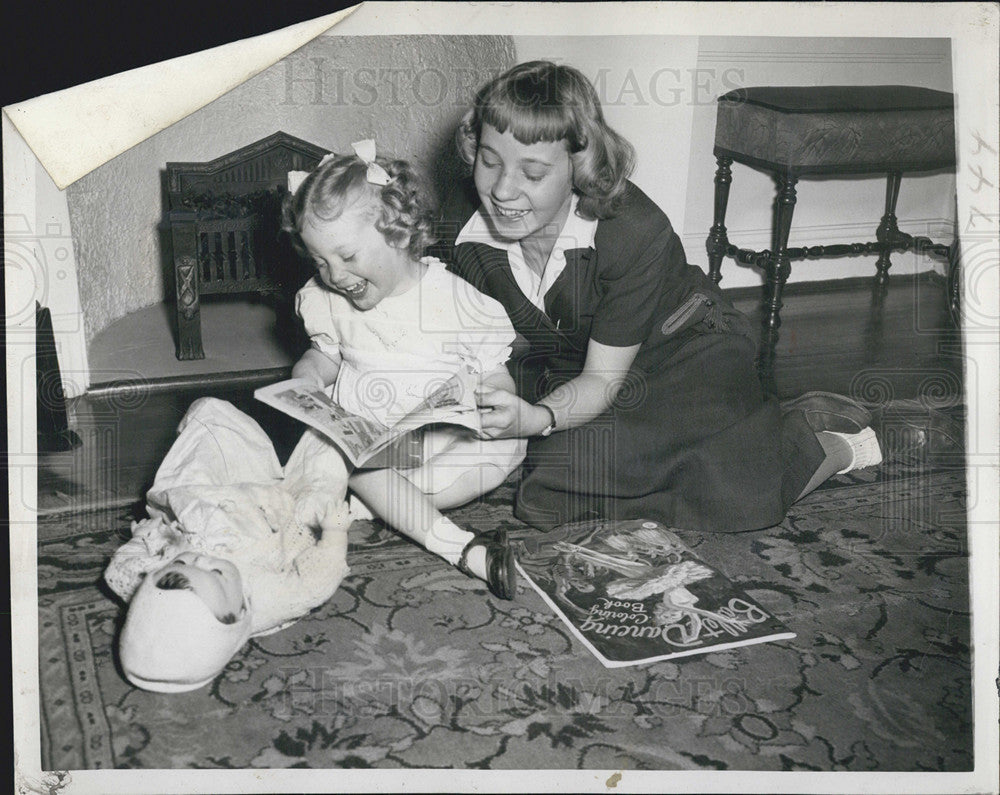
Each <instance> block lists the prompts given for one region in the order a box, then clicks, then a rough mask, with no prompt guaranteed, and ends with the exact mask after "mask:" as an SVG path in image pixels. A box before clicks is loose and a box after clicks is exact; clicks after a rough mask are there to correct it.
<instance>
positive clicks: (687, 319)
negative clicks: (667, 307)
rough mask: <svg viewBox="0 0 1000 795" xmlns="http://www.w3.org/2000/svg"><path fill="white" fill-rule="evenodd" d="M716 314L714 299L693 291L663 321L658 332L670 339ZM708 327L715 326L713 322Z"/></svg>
mask: <svg viewBox="0 0 1000 795" xmlns="http://www.w3.org/2000/svg"><path fill="white" fill-rule="evenodd" d="M714 312H716V301H715V299H714V298H712V297H710V296H708V295H705V293H701V292H698V291H695V292H693V293H691V295H689V296H688V297H687V299H686V300H685V301H684V302H683V303H682V304H681V305H680V306H679V307H677V309H675V310H674V311H673V312H672V313H671V315H670V317H668V318H667V319H666V320H664V321H663V325H661V326H660V332H661V333H662V334H663V336H664V337H670V336H673V335H674V334H677V333H678V332H681V331H683V330H684V329H687V328H690V327H691V326H693V325H694V324H695V323H698V322H700V321H702V320H706V319H708V316H709V315H711V314H713V313H714ZM708 325H710V326H715V325H716V324H715V323H714V322H709V323H708Z"/></svg>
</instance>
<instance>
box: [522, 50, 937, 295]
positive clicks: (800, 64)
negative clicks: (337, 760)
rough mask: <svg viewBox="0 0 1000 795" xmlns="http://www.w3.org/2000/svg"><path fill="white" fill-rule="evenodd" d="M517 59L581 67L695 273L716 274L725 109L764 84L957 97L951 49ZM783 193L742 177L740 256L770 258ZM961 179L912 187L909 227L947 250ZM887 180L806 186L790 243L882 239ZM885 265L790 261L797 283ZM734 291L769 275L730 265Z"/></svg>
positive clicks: (734, 211)
mask: <svg viewBox="0 0 1000 795" xmlns="http://www.w3.org/2000/svg"><path fill="white" fill-rule="evenodd" d="M514 45H515V48H516V54H517V60H518V61H526V60H532V59H536V58H541V59H547V60H554V61H556V62H559V63H566V64H569V65H571V66H575V67H577V68H578V69H580V71H582V72H583V74H584V75H586V76H587V77H588V78H589V79H590V80H591V81H592V82H593V83H594V84H595V86H596V88H597V93H598V96H599V97H600V99H601V102H602V105H603V107H604V111H605V116H606V117H607V119H608V122H609V123H610V124H611V125H612V126H613V127H614V128H615V129H617V130H618V131H619V132H620V133H622V134H623V135H624V136H625V137H626V138H628V139H629V141H631V142H632V144H633V145H634V146H635V148H636V152H637V155H638V164H637V167H636V170H635V172H634V174H633V177H632V180H633V181H634V182H635V183H636V184H637V185H638V186H639V187H640V188H642V190H643V191H645V192H646V193H647V194H648V195H649V196H650V197H651V198H652V199H653V200H654V201H655V202H656V203H657V204H659V205H660V207H662V208H663V210H664V212H666V213H667V215H668V216H669V217H670V220H671V222H672V223H673V225H674V227H675V229H677V231H678V233H679V234H680V235H681V238H682V240H683V242H684V248H685V251H686V253H687V257H688V261H689V262H692V263H695V264H697V265H699V266H701V267H702V268H704V269H705V270H707V269H708V257H707V255H706V253H705V238H706V237H707V236H708V231H709V229H710V227H711V225H712V221H713V217H712V215H713V206H714V182H713V179H714V175H715V167H716V164H715V157H714V155H713V154H712V147H713V144H714V140H715V114H716V98H717V97H718V96H719V95H720V94H723V93H726V92H727V91H730V90H732V89H734V88H739V87H742V86H754V85H915V86H924V87H927V88H934V89H938V90H943V91H951V90H952V75H951V51H950V42H949V40H947V39H901V38H898V39H892V38H832V37H737V36H702V37H691V36H687V37H685V36H566V37H542V36H515V37H514ZM773 200H774V185H773V182H772V180H771V178H770V176H768V175H767V174H764V173H762V172H758V171H754V170H753V169H751V168H748V167H746V166H742V165H740V164H738V163H737V164H734V165H733V184H732V188H731V192H730V197H729V208H728V213H727V226H728V227H729V233H730V234H729V236H730V240H731V241H732V242H733V243H736V244H737V245H739V246H741V247H746V248H754V249H765V248H769V247H770V246H771V217H772V204H773ZM954 201H955V177H954V174H941V173H937V174H913V175H904V178H903V183H902V189H901V192H900V196H899V203H898V206H897V213H896V214H897V216H898V217H899V225H900V228H901V229H902V230H903V231H905V232H909V233H910V234H914V235H927V236H929V237H931V238H932V239H934V240H935V241H938V242H943V243H947V242H949V241H950V240H951V237H952V235H953V233H954V228H953V227H954V217H955V205H954ZM884 202H885V179H884V177H881V176H875V177H868V178H852V179H846V180H845V179H803V180H801V181H800V182H799V185H798V204H797V205H796V208H795V214H794V218H793V222H792V232H791V245H817V244H824V243H826V244H829V243H851V242H865V241H869V240H874V239H875V228H876V227H877V226H878V222H879V219H880V218H881V216H882V213H883V211H884ZM874 264H875V257H874V256H868V257H840V258H835V259H825V260H810V261H808V262H798V263H793V265H792V273H791V277H790V279H789V281H809V280H818V279H836V278H847V277H852V276H865V275H871V274H873V273H874ZM930 269H937V270H939V271H942V272H943V269H944V265H943V263H941V261H940V260H937V259H934V258H932V257H930V256H923V257H920V258H918V257H917V256H916V255H915V254H913V253H912V252H909V253H899V254H895V255H894V256H893V270H892V273H907V272H911V273H912V272H919V271H923V270H930ZM722 272H723V283H722V284H723V286H724V287H743V286H751V285H758V284H760V283H761V281H762V274H761V273H760V272H759V271H757V270H755V269H752V268H750V267H746V266H739V265H737V264H735V263H734V262H733V261H732V260H730V259H727V260H726V261H725V262H724V263H723V271H722Z"/></svg>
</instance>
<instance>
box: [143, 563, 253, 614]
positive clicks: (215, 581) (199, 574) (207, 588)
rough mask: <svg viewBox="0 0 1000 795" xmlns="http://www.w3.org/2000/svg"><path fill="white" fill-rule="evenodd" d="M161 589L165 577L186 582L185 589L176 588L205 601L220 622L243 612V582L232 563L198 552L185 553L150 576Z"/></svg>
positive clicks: (181, 586)
mask: <svg viewBox="0 0 1000 795" xmlns="http://www.w3.org/2000/svg"><path fill="white" fill-rule="evenodd" d="M150 576H152V577H153V578H154V584H155V585H157V587H163V586H161V585H160V583H161V582H163V578H164V577H168V581H169V577H171V576H173V577H174V578H175V582H180V580H178V579H177V578H183V579H184V580H186V584H185V585H172V586H168V587H175V588H177V587H180V588H184V589H186V590H190V591H191V592H192V593H194V594H195V596H197V597H198V598H199V599H201V600H202V601H203V602H204V603H205V604H206V605H208V608H209V609H210V610H211V611H212V613H213V614H214V615H215V617H216V618H218V619H219V620H220V621H221V620H222V619H223V617H225V616H227V615H234V616H237V617H239V615H240V614H241V613H242V612H243V579H242V578H241V577H240V572H239V569H237V568H236V566H234V565H233V564H232V563H231V562H230V561H228V560H225V559H223V558H216V557H213V556H211V555H202V554H199V553H196V552H182V553H181V554H180V555H178V556H177V557H175V558H174V559H173V560H172V561H170V563H168V564H167V565H166V566H164V567H163V568H162V569H160V570H159V571H157V572H156V573H155V574H152V575H150Z"/></svg>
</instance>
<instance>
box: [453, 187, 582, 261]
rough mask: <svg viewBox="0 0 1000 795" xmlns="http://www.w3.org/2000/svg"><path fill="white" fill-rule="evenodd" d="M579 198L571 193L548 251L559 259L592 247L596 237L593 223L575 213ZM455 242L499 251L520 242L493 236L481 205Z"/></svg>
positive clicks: (515, 246)
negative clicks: (486, 246) (475, 244)
mask: <svg viewBox="0 0 1000 795" xmlns="http://www.w3.org/2000/svg"><path fill="white" fill-rule="evenodd" d="M579 203H580V197H579V196H577V195H576V194H575V193H574V194H572V196H571V198H570V203H569V215H567V216H566V221H565V222H564V223H563V228H562V229H561V230H560V231H559V237H558V238H556V244H555V246H554V247H553V249H552V252H553V254H554V253H555V252H556V251H559V252H560V254H559V256H562V254H563V253H564V252H566V251H568V250H570V249H574V248H593V247H594V236H595V235H596V234H597V221H596V220H594V221H588V220H587V219H586V218H581V217H580V216H579V215H578V214H577V212H576V208H577V205H579ZM459 243H485V244H486V245H488V246H492V247H493V248H498V249H500V250H501V251H507V252H510V251H511V249H514V248H516V249H520V248H521V246H520V243H518V242H516V241H512V240H501V239H500V238H498V237H496V236H495V235H494V234H493V229H492V228H491V227H490V224H489V221H487V220H486V216H485V215H483V208H482V205H480V206H479V208H478V209H477V210H476V211H475V212H474V213H473V214H472V217H471V218H470V219H469V220H468V221H467V222H466V224H465V226H464V227H462V231H461V232H459V233H458V237H457V238H455V245H456V246H457V245H458V244H459Z"/></svg>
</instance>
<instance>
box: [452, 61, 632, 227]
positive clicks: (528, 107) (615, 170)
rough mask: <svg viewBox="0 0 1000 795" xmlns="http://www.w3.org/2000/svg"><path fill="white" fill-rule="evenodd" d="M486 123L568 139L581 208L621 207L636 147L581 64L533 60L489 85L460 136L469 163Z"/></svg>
mask: <svg viewBox="0 0 1000 795" xmlns="http://www.w3.org/2000/svg"><path fill="white" fill-rule="evenodd" d="M484 124H489V125H490V126H491V127H495V128H496V129H497V130H498V131H500V132H501V133H503V132H506V131H507V130H510V131H511V133H512V134H513V135H514V137H515V138H516V139H517V140H518V141H520V142H521V143H523V144H533V143H538V142H539V141H565V142H566V145H567V147H568V149H569V156H570V161H571V162H572V164H573V187H574V189H575V190H576V191H577V193H579V195H580V200H579V203H578V205H577V212H578V213H579V214H580V215H581V216H583V217H584V218H587V219H589V220H595V219H599V218H610V217H613V216H614V215H615V214H616V213H617V212H618V209H619V205H620V202H621V199H622V196H623V195H624V193H625V188H626V185H627V181H628V178H629V175H630V174H631V173H632V170H633V169H634V168H635V149H634V148H633V147H632V144H630V143H629V142H628V141H626V140H625V139H624V138H623V137H622V136H621V135H619V134H618V133H617V132H615V131H614V130H612V129H611V127H609V126H608V124H607V122H606V121H605V120H604V112H603V111H602V110H601V102H600V100H599V99H598V98H597V92H596V91H595V90H594V87H593V86H592V85H591V84H590V81H589V80H587V78H586V77H584V76H583V74H581V73H580V72H579V71H578V70H577V69H574V68H573V67H572V66H564V65H557V64H554V63H551V62H549V61H530V62H528V63H522V64H518V65H517V66H515V67H513V68H512V69H510V70H508V71H507V72H505V73H504V74H502V75H500V76H499V77H496V78H494V79H493V80H491V81H490V82H489V83H487V84H486V85H485V86H483V87H482V88H481V89H480V90H479V92H478V93H477V94H476V98H475V101H474V102H473V105H472V108H471V109H470V110H469V111H468V112H467V113H466V114H465V116H464V117H463V118H462V121H461V123H460V124H459V127H458V130H457V132H456V136H455V138H456V143H457V145H458V151H459V154H460V155H461V156H462V159H463V160H465V162H466V163H469V164H472V163H473V162H474V161H475V158H476V148H477V147H478V145H479V136H480V134H481V133H482V131H483V125H484Z"/></svg>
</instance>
